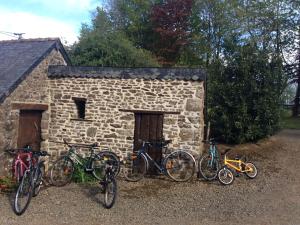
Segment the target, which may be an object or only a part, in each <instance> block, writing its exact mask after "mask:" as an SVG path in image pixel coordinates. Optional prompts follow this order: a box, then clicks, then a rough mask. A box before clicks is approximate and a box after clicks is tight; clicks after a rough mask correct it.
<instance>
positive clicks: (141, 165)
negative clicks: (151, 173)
mask: <svg viewBox="0 0 300 225" xmlns="http://www.w3.org/2000/svg"><path fill="white" fill-rule="evenodd" d="M146 160H147V159H146V158H145V156H144V155H138V156H133V159H132V161H131V162H130V164H129V165H125V167H124V168H123V173H124V177H125V179H126V180H127V181H132V182H136V181H139V180H141V179H142V178H143V177H144V175H145V174H146V171H147V161H146Z"/></svg>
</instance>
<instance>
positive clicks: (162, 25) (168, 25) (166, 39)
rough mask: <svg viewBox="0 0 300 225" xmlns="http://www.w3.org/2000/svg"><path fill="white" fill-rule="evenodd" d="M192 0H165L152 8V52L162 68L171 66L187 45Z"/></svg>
mask: <svg viewBox="0 0 300 225" xmlns="http://www.w3.org/2000/svg"><path fill="white" fill-rule="evenodd" d="M192 4H193V1H192V0H177V1H175V0H166V1H162V2H161V3H160V4H156V5H154V6H153V8H152V11H151V22H152V24H153V31H154V32H155V34H156V38H155V39H154V44H153V48H152V49H153V52H154V53H155V55H156V56H157V58H158V60H159V62H160V63H161V64H162V65H163V66H173V65H174V64H175V63H176V62H177V60H178V58H179V56H180V53H181V50H182V48H183V47H184V46H186V45H187V44H188V43H189V29H190V28H189V17H190V15H191V10H192Z"/></svg>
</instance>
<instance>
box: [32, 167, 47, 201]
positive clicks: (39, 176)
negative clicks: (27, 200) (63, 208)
mask: <svg viewBox="0 0 300 225" xmlns="http://www.w3.org/2000/svg"><path fill="white" fill-rule="evenodd" d="M44 174H45V166H44V164H39V165H38V168H37V169H36V172H35V174H34V179H33V181H34V184H33V192H32V197H36V196H37V195H38V194H39V193H40V189H41V185H42V180H43V176H44Z"/></svg>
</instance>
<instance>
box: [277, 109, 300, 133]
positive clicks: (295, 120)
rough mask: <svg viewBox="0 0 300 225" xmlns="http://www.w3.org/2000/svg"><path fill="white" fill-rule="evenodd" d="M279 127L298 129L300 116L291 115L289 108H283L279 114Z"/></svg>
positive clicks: (299, 128) (299, 127)
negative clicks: (280, 114)
mask: <svg viewBox="0 0 300 225" xmlns="http://www.w3.org/2000/svg"><path fill="white" fill-rule="evenodd" d="M281 127H282V128H283V129H297V130H300V116H298V117H292V112H291V111H290V110H284V111H283V113H282V116H281Z"/></svg>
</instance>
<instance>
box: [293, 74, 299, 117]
mask: <svg viewBox="0 0 300 225" xmlns="http://www.w3.org/2000/svg"><path fill="white" fill-rule="evenodd" d="M299 70H300V69H299ZM299 101H300V73H299V72H298V82H297V91H296V96H295V104H294V108H293V117H297V116H298V115H299Z"/></svg>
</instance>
